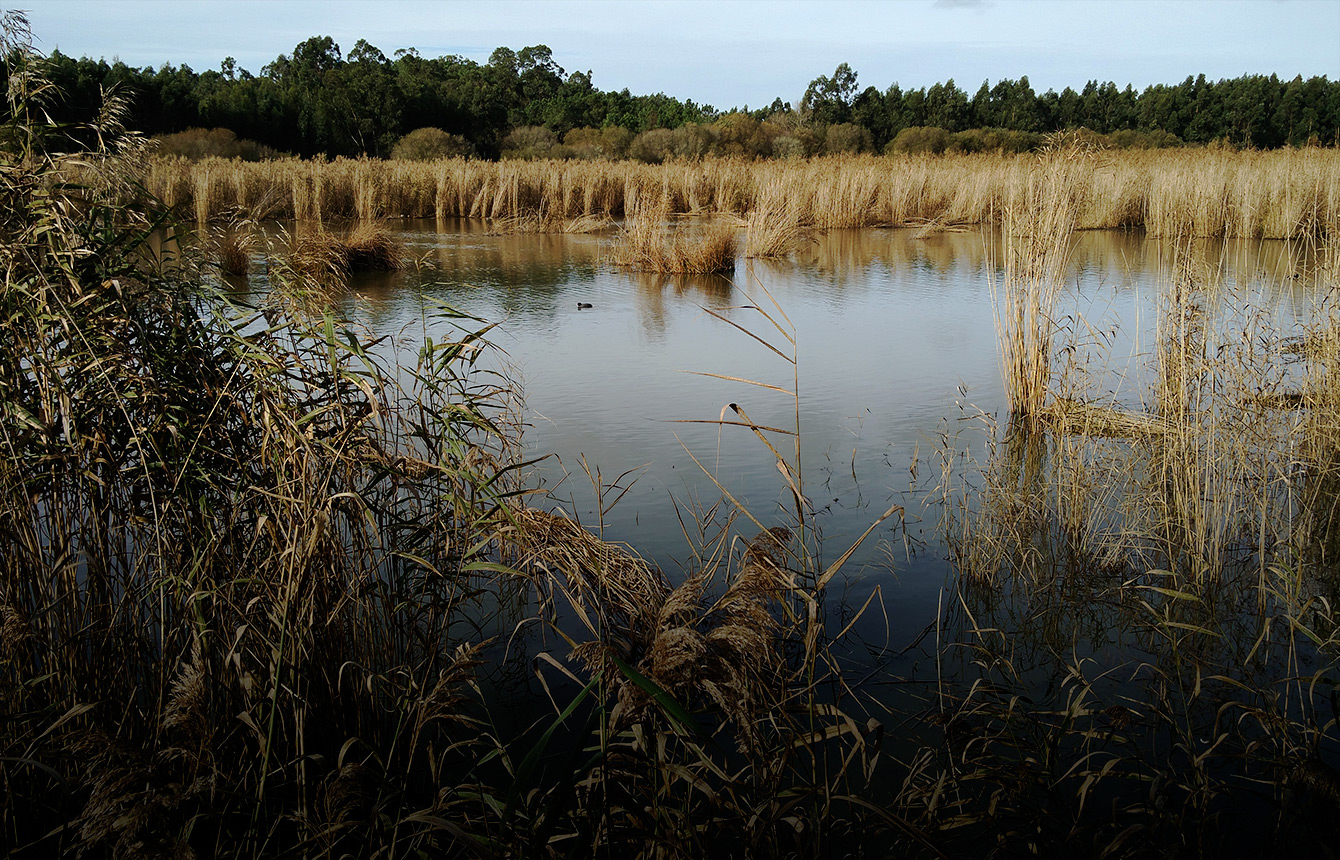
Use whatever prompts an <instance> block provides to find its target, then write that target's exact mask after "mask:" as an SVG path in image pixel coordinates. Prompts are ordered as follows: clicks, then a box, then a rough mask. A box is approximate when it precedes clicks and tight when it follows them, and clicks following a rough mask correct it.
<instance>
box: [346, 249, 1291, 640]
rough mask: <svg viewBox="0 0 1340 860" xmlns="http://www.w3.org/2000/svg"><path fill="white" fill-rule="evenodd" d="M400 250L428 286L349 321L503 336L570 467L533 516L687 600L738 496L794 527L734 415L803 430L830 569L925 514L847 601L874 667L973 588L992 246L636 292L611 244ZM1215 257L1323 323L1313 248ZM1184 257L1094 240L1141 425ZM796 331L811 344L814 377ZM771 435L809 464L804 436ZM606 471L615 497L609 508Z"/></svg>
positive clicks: (866, 559)
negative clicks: (959, 537)
mask: <svg viewBox="0 0 1340 860" xmlns="http://www.w3.org/2000/svg"><path fill="white" fill-rule="evenodd" d="M399 238H400V240H401V241H402V243H403V245H404V249H405V252H406V254H407V255H408V256H410V257H413V258H415V259H417V260H418V261H419V262H420V265H419V266H417V267H414V268H410V269H408V270H406V271H402V272H397V273H393V274H377V275H363V276H359V277H358V278H356V279H355V281H354V283H353V290H352V291H351V295H350V297H349V299H348V301H347V303H346V306H345V308H344V312H345V313H346V314H347V315H348V316H349V317H350V318H351V319H352V320H354V321H356V322H358V323H361V324H362V325H365V326H366V327H367V328H368V329H369V330H370V332H371V333H372V334H374V335H383V334H396V335H397V336H398V342H399V343H400V344H401V348H402V349H405V350H413V349H416V348H417V345H418V344H419V343H421V341H422V338H423V336H424V334H425V333H426V334H428V335H430V336H432V337H434V338H436V339H441V338H443V337H445V336H449V334H450V333H449V332H447V331H445V330H436V329H435V328H434V326H439V325H441V323H438V322H434V321H431V311H432V308H433V307H434V306H436V305H439V304H445V305H449V306H451V307H453V308H455V309H457V310H459V311H462V312H465V313H467V314H470V315H472V316H475V317H478V318H479V319H480V320H484V321H487V322H490V323H496V324H497V327H496V328H495V329H494V330H493V332H492V333H491V335H490V337H491V339H492V340H493V341H494V342H495V343H496V344H497V346H498V347H499V348H500V352H499V354H498V355H497V356H496V357H495V360H496V362H497V363H498V366H499V367H502V368H504V369H506V371H507V372H508V373H509V374H510V375H511V376H513V377H514V378H515V379H516V380H517V381H518V382H519V383H520V384H521V387H522V391H523V394H524V414H523V419H524V424H525V430H524V442H525V447H526V451H527V455H528V458H530V457H538V456H541V455H548V456H547V459H544V460H542V461H541V462H540V463H539V464H538V465H537V466H536V467H534V471H533V474H532V475H531V478H532V483H533V484H534V485H535V486H539V487H542V488H543V489H544V490H545V494H544V495H543V496H539V497H536V498H534V499H533V500H532V504H536V505H542V506H544V507H547V508H549V509H552V510H561V511H564V512H566V513H568V514H569V515H571V516H575V517H576V518H577V519H578V520H579V521H580V522H582V523H583V524H584V525H586V526H588V527H589V528H592V529H599V530H602V533H603V536H604V537H605V538H606V539H609V540H614V541H620V542H624V543H626V544H627V545H629V546H630V547H632V548H633V549H634V550H635V551H636V552H638V553H639V554H641V555H642V556H643V557H645V558H647V559H648V560H650V561H651V562H653V563H654V564H656V565H659V566H660V567H661V568H662V569H663V570H665V571H666V572H667V573H668V574H669V576H670V578H671V580H672V581H675V580H676V575H675V574H676V571H677V570H679V569H681V567H682V562H683V560H684V559H686V558H687V557H688V556H689V554H690V551H689V547H688V544H687V542H686V536H685V528H684V525H683V523H684V521H685V520H686V519H687V518H688V517H689V516H690V513H691V512H693V511H698V512H701V511H705V510H708V509H710V508H712V506H713V505H714V504H715V503H716V502H718V501H719V500H721V499H722V496H723V493H722V491H721V489H719V488H718V486H717V483H716V482H719V484H720V486H721V487H724V488H725V490H726V491H728V492H729V493H730V494H731V495H732V496H733V497H734V498H735V499H736V500H738V501H739V502H740V503H741V504H743V505H744V506H745V507H747V508H748V509H749V511H750V512H751V513H752V514H753V516H754V517H755V518H756V519H757V520H758V521H760V522H761V523H762V524H763V525H765V526H772V525H791V524H792V523H793V522H794V514H793V508H792V505H791V503H790V501H789V493H788V491H787V489H786V485H785V482H784V481H783V479H782V476H781V475H780V474H779V473H778V471H777V468H776V465H775V459H774V457H773V455H772V454H771V453H770V452H769V451H768V450H767V448H766V447H765V446H764V445H763V443H762V442H760V440H759V439H758V438H757V437H756V436H755V435H754V434H753V433H752V432H750V431H749V430H748V429H747V428H745V427H739V426H726V427H721V426H718V425H715V424H712V423H698V422H713V421H717V420H719V419H721V418H722V416H723V410H724V409H726V408H727V406H728V404H732V403H734V404H737V405H738V406H739V407H741V408H742V409H743V410H744V412H745V413H747V414H748V416H749V418H750V419H752V420H753V421H754V422H756V423H757V424H761V425H766V426H769V427H776V428H781V429H792V428H794V427H795V426H796V425H797V423H798V425H799V430H800V458H801V462H802V464H803V469H802V480H803V491H804V493H805V495H806V497H807V498H808V500H809V502H810V505H811V507H812V509H813V511H814V512H815V525H816V526H817V528H818V530H819V533H820V534H821V536H822V543H821V545H820V553H821V562H823V561H831V560H832V559H834V558H836V557H838V556H840V555H841V554H842V553H843V552H844V551H845V550H846V549H847V547H848V546H850V544H851V543H852V541H854V540H855V539H856V538H857V537H858V536H859V535H860V534H861V533H862V532H864V531H865V530H866V528H867V527H868V526H870V524H871V523H873V522H874V521H875V520H876V519H877V518H878V517H879V515H880V513H882V512H883V511H885V510H886V509H888V508H889V507H890V506H891V505H895V504H896V505H901V506H902V508H903V510H904V514H903V515H902V516H901V517H900V516H894V517H892V518H890V519H889V520H887V521H886V522H884V523H883V524H882V525H881V526H880V527H878V528H877V529H876V530H875V531H874V532H873V533H872V534H871V536H870V538H869V539H868V540H867V541H866V542H865V543H864V544H863V545H862V547H861V550H860V551H859V552H858V553H857V554H856V555H854V556H853V558H852V560H851V561H850V562H849V563H848V564H847V566H846V567H845V568H844V574H845V576H844V581H843V586H842V587H839V588H835V589H831V592H832V593H831V594H830V600H833V601H835V602H840V603H842V604H843V605H845V606H848V607H850V606H852V605H857V606H859V605H861V604H862V603H864V602H865V600H866V599H867V598H868V597H869V596H870V595H871V594H872V593H877V594H878V596H879V597H880V598H881V603H882V607H883V608H882V609H881V611H880V612H879V613H877V615H878V619H877V624H876V623H875V621H873V620H872V621H871V622H870V623H871V624H874V625H875V627H878V629H877V630H876V629H873V628H871V629H866V630H865V631H864V635H865V636H866V638H868V639H872V640H880V642H879V643H877V644H876V645H873V646H872V647H875V648H876V649H877V650H879V649H883V648H892V649H893V650H895V651H898V650H900V649H901V648H902V647H903V646H905V645H906V644H907V643H908V642H910V641H912V640H913V639H915V637H916V636H917V635H919V634H920V633H921V631H923V630H924V629H925V628H926V626H927V624H928V623H933V622H934V620H935V619H936V618H937V617H938V615H939V613H940V612H941V607H942V604H943V602H944V599H945V598H944V589H945V586H946V583H947V581H948V578H949V577H950V575H951V569H950V566H949V562H948V560H947V552H946V550H945V547H944V545H943V542H942V540H941V528H942V522H943V512H944V506H943V504H942V499H943V492H941V491H942V490H943V486H944V484H943V481H944V476H945V473H946V468H948V467H951V466H952V469H953V470H954V472H955V475H956V479H959V480H961V479H962V478H963V473H964V472H965V470H966V471H970V470H972V469H973V468H976V466H977V464H979V463H980V462H981V461H983V460H984V459H985V458H986V455H987V449H986V443H987V442H988V440H989V439H990V438H993V437H994V436H996V435H997V434H998V432H999V431H998V430H997V429H996V428H997V426H998V425H999V424H1003V423H1004V417H1005V416H1004V411H1005V403H1004V395H1003V387H1002V382H1001V372H1000V364H999V360H998V350H997V334H996V322H995V315H994V312H993V301H992V287H991V283H992V280H993V277H995V275H996V274H997V273H996V272H995V270H994V269H993V265H994V264H993V263H992V260H993V259H995V258H996V243H997V240H996V239H995V238H994V237H992V236H991V235H990V234H986V233H978V232H963V233H939V234H933V235H929V236H924V237H921V236H918V235H917V234H916V233H915V232H914V231H911V230H899V229H886V230H860V231H837V232H831V233H828V234H824V235H819V236H816V237H815V238H814V239H813V240H812V241H811V242H810V244H809V245H808V246H806V247H805V248H804V249H802V250H801V251H799V252H797V253H796V254H794V255H793V256H792V257H791V258H789V259H786V260H769V261H762V260H760V261H747V260H745V259H743V258H741V259H740V260H739V261H738V265H737V268H736V270H735V272H734V273H733V274H732V275H728V276H721V275H709V276H660V275H648V274H639V273H630V272H626V271H621V270H617V269H615V268H613V267H612V266H611V265H609V264H608V262H607V261H606V257H607V256H608V249H609V245H610V242H611V241H612V238H611V237H610V236H608V235H603V236H602V235H542V236H536V235H503V236H499V235H490V234H489V233H488V232H486V230H485V229H484V228H483V227H482V226H480V225H478V224H471V223H469V222H459V223H453V224H449V225H437V224H434V223H433V222H426V223H412V224H409V225H407V227H406V229H404V230H403V231H402V232H401V234H400V237H399ZM1200 250H1201V251H1203V255H1201V256H1200V259H1201V260H1202V261H1203V262H1202V267H1203V268H1204V269H1205V270H1206V272H1207V273H1211V274H1213V275H1214V276H1215V277H1218V278H1222V279H1223V280H1224V281H1225V282H1226V283H1230V284H1233V285H1235V289H1240V290H1246V291H1253V292H1254V293H1255V294H1256V295H1255V296H1254V300H1256V301H1258V302H1259V303H1262V304H1264V305H1266V306H1268V307H1270V308H1271V313H1273V314H1275V315H1276V316H1278V317H1282V318H1283V321H1284V325H1285V327H1286V328H1287V327H1288V325H1289V324H1290V323H1289V320H1290V319H1291V318H1292V319H1301V318H1303V317H1304V316H1306V315H1307V313H1308V312H1309V308H1310V306H1311V303H1312V302H1313V296H1312V292H1311V290H1310V277H1311V276H1310V273H1309V271H1308V269H1307V268H1306V267H1305V266H1304V265H1303V264H1301V263H1300V262H1299V259H1300V258H1301V257H1302V255H1301V254H1300V253H1298V252H1297V250H1296V249H1293V248H1291V247H1288V246H1286V245H1284V244H1283V243H1259V242H1258V243H1228V244H1224V243H1206V244H1205V245H1204V246H1203V248H1202V249H1200ZM1168 257H1169V249H1168V248H1167V247H1166V246H1163V245H1160V244H1159V243H1157V242H1151V241H1146V240H1145V239H1144V238H1143V236H1142V235H1139V234H1130V233H1120V232H1089V233H1081V234H1079V235H1078V236H1077V237H1076V239H1075V244H1074V248H1073V253H1072V255H1071V272H1070V275H1069V278H1068V283H1067V288H1066V290H1065V291H1064V293H1063V295H1062V298H1061V302H1060V305H1059V309H1058V312H1057V313H1058V316H1059V317H1060V318H1059V320H1058V322H1059V324H1060V326H1061V329H1062V331H1063V332H1064V337H1066V338H1068V339H1069V340H1070V341H1071V342H1074V343H1076V344H1078V345H1079V346H1080V347H1081V348H1082V349H1081V350H1080V351H1081V352H1088V351H1093V350H1098V351H1099V352H1100V353H1101V358H1100V360H1099V361H1098V362H1097V363H1096V364H1095V365H1094V366H1091V367H1089V368H1088V369H1087V371H1086V372H1087V373H1088V376H1089V378H1090V384H1091V385H1092V386H1094V389H1095V390H1096V391H1098V392H1099V393H1100V394H1103V395H1105V396H1109V397H1111V398H1112V400H1113V401H1114V402H1122V403H1123V404H1124V405H1125V406H1126V407H1128V408H1139V407H1140V405H1141V400H1142V397H1143V396H1145V395H1143V394H1142V392H1144V391H1146V390H1147V389H1148V385H1147V379H1146V378H1145V373H1146V368H1147V366H1148V364H1149V360H1150V356H1151V353H1152V348H1153V347H1152V345H1153V343H1154V339H1155V331H1154V326H1155V322H1154V320H1155V313H1154V307H1155V302H1156V300H1157V296H1158V292H1159V289H1160V284H1163V283H1167V281H1168V279H1169V273H1168V271H1167V268H1168ZM1207 276H1208V275H1207ZM774 301H775V304H774ZM588 305H589V307H587V306H588ZM754 308H762V309H763V310H765V311H767V313H768V314H769V316H771V317H772V320H769V319H768V318H767V317H765V316H763V315H762V314H761V313H760V312H759V311H758V310H756V309H754ZM425 320H430V321H429V322H427V323H425ZM727 321H729V322H727ZM773 321H775V322H776V323H778V324H780V325H781V327H782V328H783V329H784V330H786V331H787V332H788V333H789V332H791V331H793V332H794V337H795V346H794V356H795V358H796V364H795V367H794V369H793V367H792V365H791V363H790V362H789V361H788V360H787V358H789V357H790V356H791V355H792V354H793V348H792V346H791V344H790V343H789V341H788V340H787V338H786V337H785V336H784V334H783V333H782V332H780V331H779V330H778V328H777V327H776V326H774V324H773ZM729 323H734V324H736V325H738V326H741V327H743V328H745V329H748V330H749V331H750V332H752V333H754V334H755V335H757V336H758V338H761V339H762V340H763V341H766V342H767V344H768V345H770V346H771V347H773V348H775V349H776V350H777V351H778V352H780V353H782V354H783V356H785V358H784V357H783V356H779V355H778V354H777V353H776V352H774V351H773V349H770V348H769V346H768V345H765V344H763V343H760V342H759V340H756V339H754V338H752V337H750V336H748V335H747V334H745V333H743V332H741V331H740V330H738V329H737V328H735V327H733V326H732V325H730V324H729ZM404 360H405V362H406V363H411V362H412V356H406V358H405V359H404ZM703 374H715V375H716V376H715V377H714V376H705V375H703ZM722 376H724V377H734V378H735V379H737V380H740V379H746V380H753V381H756V382H761V383H765V384H767V385H771V386H776V387H777V388H780V389H783V390H784V391H783V392H778V391H774V390H771V389H768V388H763V387H760V386H756V385H750V384H747V383H744V382H740V381H731V380H726V379H720V378H717V377H722ZM793 389H794V390H796V391H798V394H799V400H798V402H799V408H798V410H797V407H796V401H795V400H794V399H793V398H792V396H791V394H790V393H789V392H790V391H792V390H793ZM726 417H727V418H728V419H734V418H735V416H734V415H732V414H730V413H726ZM769 435H770V441H772V443H773V444H774V445H775V446H777V448H778V450H779V451H781V452H782V453H783V454H784V455H787V456H790V455H791V454H792V452H793V447H792V442H791V440H790V439H789V438H788V437H785V436H782V435H780V434H769ZM694 458H696V459H697V462H696V463H695V459H694ZM583 463H585V467H584V466H583ZM700 464H701V465H700ZM588 470H589V473H590V476H588V474H587V472H588ZM597 471H598V473H599V475H600V477H601V480H602V482H603V483H605V484H612V485H615V487H614V488H613V489H610V490H607V491H606V493H605V500H606V504H605V505H602V504H601V502H600V496H599V494H598V493H597V491H596V489H595V488H594V486H593V480H592V476H595V475H596V474H597ZM708 471H710V472H711V473H712V476H713V478H714V479H715V482H714V480H713V479H711V478H709V477H708V476H707V474H706V472H708ZM969 480H970V479H969ZM625 490H626V492H624V491H625ZM615 497H620V498H619V500H618V502H617V504H615V505H613V507H608V502H609V501H611V500H613V499H614V498H615ZM686 512H687V513H686ZM690 531H691V529H690ZM740 531H741V532H742V533H744V536H745V537H748V536H750V535H752V534H753V532H754V531H756V527H755V526H753V525H752V524H748V523H746V524H745V527H744V528H741V529H740ZM871 617H872V619H873V618H874V614H872V616H871Z"/></svg>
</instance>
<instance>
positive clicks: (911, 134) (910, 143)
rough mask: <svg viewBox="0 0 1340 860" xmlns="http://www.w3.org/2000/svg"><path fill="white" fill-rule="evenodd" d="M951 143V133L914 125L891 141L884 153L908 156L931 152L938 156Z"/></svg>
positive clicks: (931, 127)
mask: <svg viewBox="0 0 1340 860" xmlns="http://www.w3.org/2000/svg"><path fill="white" fill-rule="evenodd" d="M950 141H951V138H950V135H949V132H947V131H945V130H944V129H942V128H940V127H938V126H933V125H914V126H912V127H911V128H905V129H903V130H902V131H900V132H898V136H897V137H895V138H894V139H893V140H891V141H889V145H888V146H886V147H885V148H884V151H885V152H898V153H904V154H908V155H914V154H918V153H926V152H930V153H935V154H936V155H938V154H940V153H942V152H944V151H945V150H946V149H948V148H949V144H950Z"/></svg>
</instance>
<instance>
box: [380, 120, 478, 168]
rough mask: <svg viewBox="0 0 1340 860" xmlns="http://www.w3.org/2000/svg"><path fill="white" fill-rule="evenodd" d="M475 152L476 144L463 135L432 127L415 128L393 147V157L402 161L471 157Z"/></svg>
mask: <svg viewBox="0 0 1340 860" xmlns="http://www.w3.org/2000/svg"><path fill="white" fill-rule="evenodd" d="M474 154H475V148H474V146H472V145H471V143H470V141H468V140H466V139H465V138H464V137H463V136H461V135H459V134H448V133H447V132H445V131H443V130H442V129H440V128H432V127H428V128H416V129H414V131H411V132H410V133H409V134H407V135H405V136H404V137H402V138H400V141H399V142H398V143H396V145H395V146H394V147H392V149H391V157H392V158H397V159H400V160H401V161H435V160H436V159H439V158H469V157H470V156H472V155H474Z"/></svg>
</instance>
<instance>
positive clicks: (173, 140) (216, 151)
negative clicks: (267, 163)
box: [154, 128, 282, 161]
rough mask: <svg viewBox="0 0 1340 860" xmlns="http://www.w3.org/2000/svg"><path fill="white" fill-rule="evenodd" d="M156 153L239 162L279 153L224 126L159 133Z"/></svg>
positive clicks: (156, 139) (191, 158)
mask: <svg viewBox="0 0 1340 860" xmlns="http://www.w3.org/2000/svg"><path fill="white" fill-rule="evenodd" d="M154 141H155V143H157V145H158V146H157V152H158V153H159V154H160V155H175V156H179V157H181V158H188V159H190V160H191V161H199V160H201V159H203V158H240V159H242V160H243V161H262V160H265V159H270V158H277V157H279V156H281V155H282V153H280V152H277V151H276V150H273V149H271V148H270V147H268V146H265V145H263V144H260V143H257V142H256V141H254V140H246V139H245V138H239V137H238V136H237V135H236V134H234V133H233V132H232V130H230V129H226V128H209V129H205V128H188V129H186V130H185V131H179V132H177V133H176V134H162V135H158V136H157V137H155V138H154Z"/></svg>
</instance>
